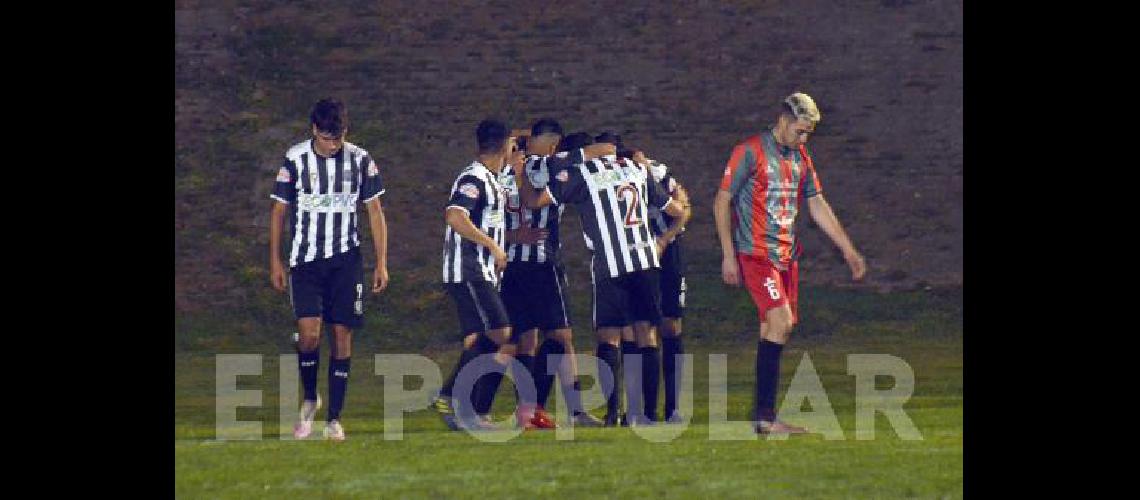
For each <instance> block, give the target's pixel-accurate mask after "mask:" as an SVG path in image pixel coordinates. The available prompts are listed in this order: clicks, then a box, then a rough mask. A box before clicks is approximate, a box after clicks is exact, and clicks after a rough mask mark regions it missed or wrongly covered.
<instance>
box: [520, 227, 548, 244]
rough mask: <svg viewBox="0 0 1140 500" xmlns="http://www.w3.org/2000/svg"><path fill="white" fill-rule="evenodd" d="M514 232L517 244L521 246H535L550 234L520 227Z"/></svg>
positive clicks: (532, 228)
mask: <svg viewBox="0 0 1140 500" xmlns="http://www.w3.org/2000/svg"><path fill="white" fill-rule="evenodd" d="M515 231H516V232H517V233H516V236H515V237H516V238H518V242H519V243H521V244H523V245H535V244H537V243H538V242H540V241H542V240H545V239H546V237H547V236H548V235H549V234H550V231H549V230H547V229H542V228H538V227H530V226H524V227H520V228H518V229H516V230H515Z"/></svg>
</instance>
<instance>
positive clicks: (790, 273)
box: [736, 254, 800, 325]
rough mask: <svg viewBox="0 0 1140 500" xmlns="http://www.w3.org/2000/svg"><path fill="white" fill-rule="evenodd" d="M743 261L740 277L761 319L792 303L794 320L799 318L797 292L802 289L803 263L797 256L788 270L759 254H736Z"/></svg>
mask: <svg viewBox="0 0 1140 500" xmlns="http://www.w3.org/2000/svg"><path fill="white" fill-rule="evenodd" d="M736 261H737V262H738V263H739V264H740V277H741V279H742V280H743V281H744V287H745V288H747V289H748V293H749V294H750V295H752V302H755V303H756V310H757V314H759V315H760V322H761V323H763V322H764V315H765V314H766V313H767V312H768V310H770V309H775V308H777V307H780V306H783V305H784V304H788V306H789V307H790V308H791V309H792V324H793V325H794V324H796V322H797V321H798V320H799V309H798V307H797V300H796V299H797V295H798V292H799V279H800V277H799V274H800V272H799V263H797V262H796V261H795V260H793V261H792V262H791V263H790V264H788V269H787V270H786V271H781V270H779V269H776V267H775V266H773V265H772V261H770V260H768V259H766V258H763V257H757V256H755V255H747V254H736Z"/></svg>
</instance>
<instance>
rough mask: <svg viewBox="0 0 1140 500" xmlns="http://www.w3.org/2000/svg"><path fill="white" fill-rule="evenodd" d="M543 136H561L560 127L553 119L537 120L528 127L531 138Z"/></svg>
mask: <svg viewBox="0 0 1140 500" xmlns="http://www.w3.org/2000/svg"><path fill="white" fill-rule="evenodd" d="M544 134H558V135H562V125H561V124H559V123H558V120H555V119H554V118H539V119H538V121H536V122H534V125H531V126H530V135H531V137H538V136H540V135H544Z"/></svg>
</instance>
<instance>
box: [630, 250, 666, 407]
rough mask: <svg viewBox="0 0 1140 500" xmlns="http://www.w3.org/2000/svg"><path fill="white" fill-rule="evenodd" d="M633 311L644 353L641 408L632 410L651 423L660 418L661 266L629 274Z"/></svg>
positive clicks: (635, 331) (631, 307)
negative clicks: (659, 340)
mask: <svg viewBox="0 0 1140 500" xmlns="http://www.w3.org/2000/svg"><path fill="white" fill-rule="evenodd" d="M630 278H631V280H630V287H631V290H630V311H631V314H632V315H633V320H634V323H633V332H634V335H635V337H636V340H637V348H638V354H640V355H641V373H640V384H639V385H640V386H641V400H642V409H641V411H639V412H632V409H631V414H632V415H635V416H636V420H631V422H638V423H651V422H656V421H658V420H659V419H658V416H657V395H658V391H659V388H660V380H661V378H660V377H661V349H660V347H659V343H658V340H657V332H656V328H655V325H657V324H659V323H660V322H661V301H660V293H661V291H660V284H659V276H658V270H656V269H652V270H648V271H639V272H637V273H634V274H633V275H631V276H630Z"/></svg>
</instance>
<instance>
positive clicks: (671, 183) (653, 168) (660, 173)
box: [649, 160, 685, 239]
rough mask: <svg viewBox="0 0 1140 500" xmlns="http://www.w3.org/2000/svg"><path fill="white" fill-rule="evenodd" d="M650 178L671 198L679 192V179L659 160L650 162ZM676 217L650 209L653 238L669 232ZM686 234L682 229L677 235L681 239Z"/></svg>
mask: <svg viewBox="0 0 1140 500" xmlns="http://www.w3.org/2000/svg"><path fill="white" fill-rule="evenodd" d="M649 176H650V177H651V178H652V179H653V182H656V183H658V184H660V185H661V189H663V190H665V192H666V193H667V194H669V195H670V196H672V195H673V193H675V192H677V185H678V184H677V179H676V178H674V177H673V174H671V173H669V167H668V166H666V165H665V164H664V163H661V162H658V161H657V160H649ZM673 219H674V217H673V216H672V215H669V214H667V213H665V212H663V211H661V210H659V209H657V208H656V207H649V228H650V229H652V230H653V236H661V235H662V234H665V232H666V231H668V230H669V226H670V225H672V224H673ZM683 234H685V228H681V232H680V233H678V234H677V238H678V239H679V238H680V237H681V236H682V235H683Z"/></svg>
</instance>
